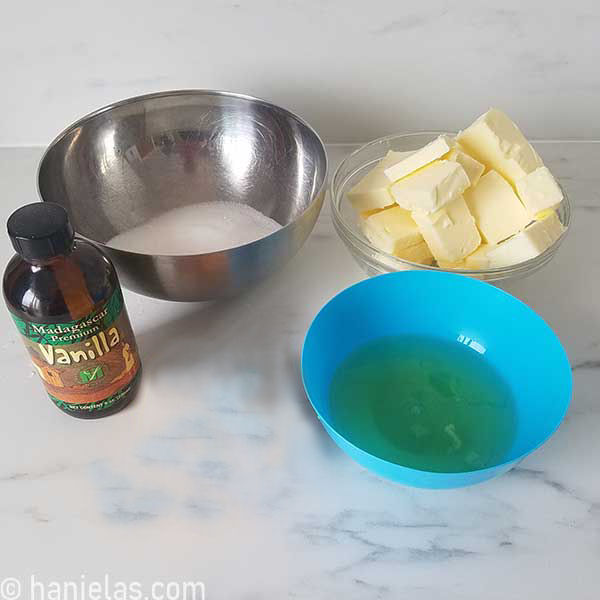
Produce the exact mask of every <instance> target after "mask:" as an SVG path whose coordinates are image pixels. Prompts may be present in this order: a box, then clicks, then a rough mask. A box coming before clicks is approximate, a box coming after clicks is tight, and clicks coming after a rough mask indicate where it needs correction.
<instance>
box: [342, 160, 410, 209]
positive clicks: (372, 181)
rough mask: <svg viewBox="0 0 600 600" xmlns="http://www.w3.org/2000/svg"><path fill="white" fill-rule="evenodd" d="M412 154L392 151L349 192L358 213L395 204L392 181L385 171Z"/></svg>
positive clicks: (349, 197)
mask: <svg viewBox="0 0 600 600" xmlns="http://www.w3.org/2000/svg"><path fill="white" fill-rule="evenodd" d="M411 154H412V152H394V151H391V150H390V151H389V152H388V153H387V155H386V156H384V157H383V158H382V159H381V161H380V162H379V164H378V165H377V166H376V167H374V168H373V169H371V171H369V172H368V173H367V174H366V175H365V176H364V177H363V178H362V179H361V180H360V181H359V182H358V183H357V184H356V185H355V186H354V187H353V188H352V189H351V190H350V191H349V192H348V199H349V200H350V202H351V203H352V205H353V206H354V208H355V209H356V210H357V211H358V212H360V213H364V212H367V211H371V210H375V209H381V208H384V207H386V206H391V205H392V204H394V199H393V198H392V197H391V196H390V190H389V187H390V181H389V180H388V178H387V177H386V176H385V175H384V173H383V171H384V169H385V168H386V167H388V166H389V165H392V164H395V163H397V162H398V161H399V160H402V159H403V158H406V157H407V156H410V155H411Z"/></svg>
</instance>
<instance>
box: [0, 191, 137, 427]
mask: <svg viewBox="0 0 600 600" xmlns="http://www.w3.org/2000/svg"><path fill="white" fill-rule="evenodd" d="M7 228H8V235H9V237H10V239H11V242H12V244H13V247H14V248H15V250H16V252H17V254H16V255H15V256H14V257H13V258H12V259H11V260H10V262H9V263H8V265H7V267H6V270H5V272H4V282H3V291H4V299H5V302H6V305H7V307H8V309H9V311H10V313H11V316H12V318H13V321H14V322H15V324H16V326H17V328H18V330H19V332H20V333H21V335H22V338H23V341H24V342H25V346H26V347H27V350H28V352H29V355H30V357H31V360H32V362H33V365H34V367H35V370H36V371H37V373H38V374H39V376H40V378H41V379H42V381H43V383H44V386H45V388H46V391H47V392H48V395H49V396H50V399H51V400H52V401H53V402H54V404H56V406H58V408H60V409H61V410H62V411H64V412H65V413H67V414H69V415H72V416H74V417H79V418H83V419H93V418H97V417H104V416H107V415H109V414H112V413H115V412H117V411H119V410H121V409H122V408H124V407H125V406H126V405H127V404H129V403H130V402H131V400H132V399H133V397H134V395H135V392H136V390H137V386H138V383H139V379H140V370H141V363H140V359H139V355H138V350H137V346H136V343H135V338H134V335H133V331H132V329H131V325H130V323H129V318H128V316H127V311H126V309H125V305H124V302H123V294H122V292H121V287H120V285H119V280H118V278H117V273H116V271H115V268H114V267H113V265H112V263H111V262H110V260H109V259H108V258H107V257H106V256H105V255H104V254H103V253H102V251H101V250H99V249H98V248H97V247H96V246H94V245H93V244H92V243H90V242H88V241H86V240H83V239H79V238H76V237H75V234H74V232H73V228H72V227H71V224H70V222H69V217H68V215H67V212H66V211H65V209H64V208H62V207H61V206H59V205H58V204H52V203H49V202H37V203H34V204H29V205H27V206H23V207H21V208H20V209H18V210H17V211H16V212H14V213H13V214H12V215H11V216H10V218H9V219H8V223H7Z"/></svg>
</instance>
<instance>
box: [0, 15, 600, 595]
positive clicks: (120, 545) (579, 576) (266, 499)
mask: <svg viewBox="0 0 600 600" xmlns="http://www.w3.org/2000/svg"><path fill="white" fill-rule="evenodd" d="M506 18H507V19H509V18H511V17H510V16H509V15H507V16H506ZM409 24H410V23H409ZM405 25H406V23H405ZM411 26H414V27H417V26H418V24H415V23H413V24H412V25H411ZM352 149H353V148H352V147H351V146H347V147H344V146H336V147H330V148H329V154H330V158H331V159H332V162H333V166H335V164H337V162H338V161H339V160H340V159H341V158H342V157H343V156H344V155H346V154H347V153H348V152H350V151H351V150H352ZM538 150H539V152H540V154H541V155H542V156H543V158H544V160H545V161H546V162H547V164H548V165H549V166H550V168H551V169H552V170H553V171H554V172H555V173H556V175H557V176H558V177H559V178H560V179H561V181H562V183H563V185H564V187H565V189H566V191H567V192H568V194H569V196H570V198H571V200H572V202H573V203H574V206H575V209H574V218H573V229H572V231H571V232H570V234H569V236H568V238H567V240H566V241H565V243H564V245H563V247H562V248H561V249H560V251H559V253H558V254H557V256H556V258H555V259H554V260H553V261H552V263H551V264H550V265H548V266H547V267H546V268H544V269H543V270H542V271H540V272H538V273H537V274H535V275H533V276H531V277H530V278H528V279H523V280H520V281H513V282H508V283H506V284H503V287H504V288H505V289H506V290H507V291H509V292H510V293H512V294H515V295H517V296H518V297H519V298H522V299H523V300H524V301H525V302H527V303H528V304H530V305H531V306H532V307H533V308H534V309H535V310H536V311H537V312H538V313H539V314H540V315H541V316H542V317H543V318H544V319H545V320H546V321H547V322H548V323H549V324H550V325H551V326H552V327H553V328H554V329H555V331H556V332H557V334H558V335H559V336H560V338H561V339H562V341H563V343H564V345H565V348H566V350H567V352H568V354H569V357H570V360H571V363H572V366H573V376H574V383H575V386H574V396H573V400H572V405H571V408H570V410H569V413H568V415H567V418H566V420H565V423H564V424H563V426H562V427H561V428H560V430H559V431H558V432H557V434H556V435H555V436H554V437H553V438H552V439H551V440H550V441H549V443H548V444H546V445H545V446H544V447H542V448H541V449H540V450H538V451H537V452H535V453H534V454H533V455H531V456H530V457H528V458H527V459H525V460H524V461H522V462H521V463H520V464H519V465H518V466H517V467H516V468H515V469H513V470H512V471H510V472H509V473H507V474H506V475H504V476H502V477H500V478H498V479H495V480H492V481H490V482H488V483H485V484H482V485H479V486H475V487H472V488H467V489H459V490H452V491H426V490H415V489H410V488H404V487H401V486H398V485H396V484H393V483H391V482H388V481H385V480H383V479H380V478H378V477H376V476H375V475H372V474H371V473H369V472H367V471H365V470H364V469H362V468H361V467H360V466H358V465H357V464H355V463H354V462H352V461H351V460H350V459H349V458H347V457H346V456H345V455H344V454H342V453H341V452H340V451H339V450H338V448H337V447H336V446H335V445H334V444H333V442H332V441H331V440H330V439H329V438H328V436H327V435H326V434H325V432H324V431H323V429H322V427H321V425H320V424H319V422H318V421H317V419H316V418H315V416H314V414H313V412H312V409H311V408H310V406H309V404H308V402H307V400H306V398H305V395H304V391H303V388H302V382H301V377H300V369H299V356H300V350H301V345H302V340H303V336H304V333H305V331H306V329H307V327H308V325H309V324H310V321H311V319H312V318H313V316H314V315H315V314H316V312H317V311H318V309H319V308H320V306H322V304H323V303H324V302H325V301H326V300H327V299H328V298H330V297H331V296H333V295H334V294H335V293H337V292H338V291H340V290H341V289H343V288H344V287H346V286H347V285H349V284H351V283H354V282H356V281H358V280H359V279H361V278H362V277H364V275H363V274H362V272H361V271H360V270H359V269H358V267H357V266H356V265H355V264H354V263H353V261H352V259H351V257H350V255H349V254H348V252H347V251H346V249H345V247H344V246H343V245H342V243H341V242H340V241H339V239H338V238H337V236H336V234H335V232H334V230H333V226H332V224H331V221H330V214H329V207H328V206H325V208H324V210H323V214H322V215H321V217H320V219H319V221H318V223H317V226H316V228H315V231H314V233H313V235H312V236H311V238H310V239H309V241H308V242H307V244H306V246H305V247H304V248H303V249H302V250H301V252H300V253H299V255H298V256H297V257H296V258H295V259H294V260H293V261H292V263H291V264H290V266H289V268H287V269H286V270H285V271H284V272H283V273H281V274H279V275H277V276H275V277H273V278H272V279H271V280H270V281H268V282H267V283H265V284H264V285H263V286H261V287H259V288H257V289H255V290H252V291H251V292H250V293H248V294H247V295H245V296H242V297H240V298H236V299H233V300H229V301H227V302H222V303H218V304H216V305H210V304H187V305H186V304H170V303H166V302H161V301H157V300H152V299H148V298H143V297H140V296H136V295H134V294H131V293H126V300H127V305H128V308H129V312H130V315H131V319H132V322H133V326H134V328H135V331H136V333H137V337H138V341H139V345H140V351H141V354H142V359H143V361H144V366H145V370H144V378H143V381H142V387H141V392H140V395H139V398H138V399H137V400H136V401H135V403H134V404H133V405H132V406H131V407H130V408H128V409H127V410H125V411H124V412H123V413H120V414H119V415H116V416H114V417H112V418H108V419H104V420H100V421H94V422H82V421H77V420H75V419H70V418H68V417H67V416H65V415H63V414H62V413H60V412H59V411H58V410H56V409H55V408H54V407H53V406H52V405H51V403H50V402H49V401H48V400H47V399H46V398H45V397H44V393H43V391H42V389H41V387H40V384H39V382H38V381H37V379H36V378H35V377H33V376H32V370H31V367H30V365H29V363H28V361H27V357H26V355H25V352H24V351H23V350H22V348H21V345H20V341H19V339H18V337H17V332H16V330H15V329H14V327H13V324H12V323H11V322H10V319H9V317H8V315H7V314H6V312H5V311H0V321H1V322H2V335H1V336H0V359H1V362H0V364H1V366H0V382H1V383H2V389H3V392H4V393H3V402H4V412H3V425H4V427H3V435H2V436H1V437H0V531H2V533H3V535H2V542H1V545H0V548H1V549H2V551H1V554H0V556H1V557H2V561H1V567H0V578H1V577H2V576H8V575H11V576H16V577H27V576H29V574H31V572H35V573H36V574H37V575H38V576H40V577H46V578H55V579H56V578H61V577H64V578H67V577H74V576H75V577H77V576H79V574H81V573H84V572H85V573H86V574H87V575H88V577H101V576H102V575H103V574H104V573H107V572H108V573H111V574H112V575H114V576H120V577H126V578H127V577H129V578H132V579H134V578H146V579H148V578H153V577H154V576H156V574H157V573H160V574H161V576H163V577H169V578H174V579H179V580H183V579H200V580H202V581H204V583H205V584H206V590H207V598H210V599H221V598H223V599H227V600H229V599H238V598H240V599H243V600H250V599H263V598H264V599H271V598H273V599H281V598H291V599H295V600H298V599H300V600H304V599H306V600H308V599H311V600H314V599H320V598H323V599H329V598H334V597H335V598H338V597H339V598H342V597H344V598H352V599H354V598H356V599H361V600H364V599H366V600H376V599H384V600H387V599H392V600H405V599H406V600H431V599H433V598H441V597H443V598H444V599H445V600H448V599H449V600H459V599H460V600H464V599H471V598H473V599H479V598H486V600H487V599H492V600H507V599H515V600H520V599H527V600H530V599H531V600H534V599H538V598H539V599H540V600H541V599H543V600H548V599H550V600H554V599H555V600H559V599H561V600H562V599H563V598H573V599H574V600H595V599H596V598H597V597H598V588H597V568H598V564H600V478H599V477H598V460H599V458H600V438H599V437H598V431H599V430H600V408H599V407H600V404H599V399H598V391H597V390H598V389H600V387H599V385H600V368H599V366H600V309H599V308H598V303H597V302H596V298H597V297H598V296H599V294H600V283H599V282H600V254H599V252H598V242H597V234H596V232H597V229H598V227H599V226H600V220H599V219H600V216H599V213H598V209H600V196H599V194H598V192H597V190H598V187H599V185H600V173H599V172H598V169H597V165H598V164H599V161H600V144H594V143H586V144H583V143H567V142H563V143H549V142H548V143H540V144H538ZM40 154H41V150H39V149H1V150H0V180H1V181H2V182H3V189H4V195H3V198H4V201H3V204H2V211H3V212H2V216H3V219H5V218H6V217H7V215H8V213H9V212H11V211H12V209H13V208H15V207H16V206H18V205H19V204H21V203H25V202H27V201H30V200H33V199H35V197H36V194H35V165H36V161H37V159H38V158H39V156H40ZM0 251H1V252H2V258H3V262H6V260H7V259H8V257H9V255H10V249H9V244H8V242H7V240H6V239H5V240H4V241H1V242H0ZM537 376H540V377H543V373H540V374H537ZM67 558H68V560H67Z"/></svg>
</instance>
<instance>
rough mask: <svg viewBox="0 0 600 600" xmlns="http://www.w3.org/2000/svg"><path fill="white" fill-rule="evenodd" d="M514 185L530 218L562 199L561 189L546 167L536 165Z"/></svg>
mask: <svg viewBox="0 0 600 600" xmlns="http://www.w3.org/2000/svg"><path fill="white" fill-rule="evenodd" d="M515 186H516V188H517V194H519V197H520V198H521V201H522V202H523V204H524V205H525V208H526V209H527V212H528V213H529V214H530V215H531V217H532V218H533V217H535V216H536V215H537V214H538V213H541V212H543V211H546V210H548V209H554V208H556V207H557V206H558V205H559V204H560V203H561V202H562V199H563V193H562V190H561V189H560V186H559V185H558V183H556V179H554V177H553V176H552V173H550V171H549V170H548V168H547V167H538V168H537V169H536V170H535V171H532V172H531V173H529V174H527V175H525V177H523V179H519V180H518V181H517V182H516V184H515Z"/></svg>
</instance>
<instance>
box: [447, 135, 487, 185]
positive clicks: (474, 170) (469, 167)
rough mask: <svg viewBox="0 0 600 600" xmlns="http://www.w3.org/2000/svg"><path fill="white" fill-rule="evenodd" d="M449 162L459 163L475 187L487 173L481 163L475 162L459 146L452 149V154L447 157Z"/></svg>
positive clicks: (449, 153)
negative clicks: (484, 173)
mask: <svg viewBox="0 0 600 600" xmlns="http://www.w3.org/2000/svg"><path fill="white" fill-rule="evenodd" d="M444 158H446V159H447V160H453V161H454V162H457V163H458V164H459V165H461V166H462V168H463V169H464V170H465V173H466V174H467V177H468V178H469V181H470V182H471V185H475V184H476V183H477V182H478V181H479V178H480V177H481V176H482V175H483V172H484V171H485V166H484V165H482V164H481V163H480V162H479V161H477V160H475V159H474V158H473V157H472V156H469V155H468V154H467V153H466V152H464V151H463V150H461V149H460V148H459V146H458V144H457V145H456V147H454V148H452V150H450V152H448V154H447V156H445V157H444Z"/></svg>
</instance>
